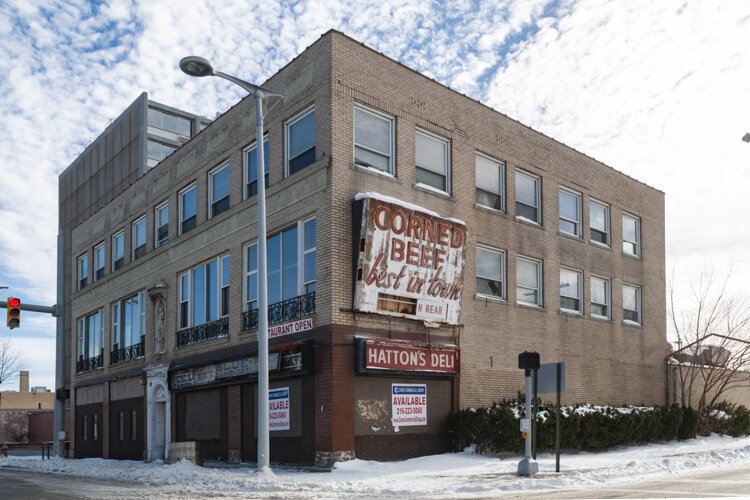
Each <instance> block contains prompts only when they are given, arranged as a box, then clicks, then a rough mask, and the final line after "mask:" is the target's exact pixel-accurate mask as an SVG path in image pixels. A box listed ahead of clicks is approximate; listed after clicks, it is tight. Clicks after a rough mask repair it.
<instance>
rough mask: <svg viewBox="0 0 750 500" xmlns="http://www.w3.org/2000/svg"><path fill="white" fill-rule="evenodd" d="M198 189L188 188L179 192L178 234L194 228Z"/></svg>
mask: <svg viewBox="0 0 750 500" xmlns="http://www.w3.org/2000/svg"><path fill="white" fill-rule="evenodd" d="M197 197H198V188H197V187H195V186H194V185H193V186H190V187H189V188H187V189H184V190H182V191H180V234H184V233H187V232H188V231H190V230H191V229H193V228H195V226H196V222H197V212H198V199H197Z"/></svg>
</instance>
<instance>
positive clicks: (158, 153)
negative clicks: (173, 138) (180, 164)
mask: <svg viewBox="0 0 750 500" xmlns="http://www.w3.org/2000/svg"><path fill="white" fill-rule="evenodd" d="M176 149H177V148H176V147H174V146H169V145H167V144H164V143H162V142H156V141H154V140H152V139H148V141H147V142H146V157H147V160H148V161H147V164H148V167H149V168H151V167H153V166H154V165H156V164H157V163H159V162H160V161H162V160H163V159H164V158H166V157H167V156H169V155H171V154H172V153H174V152H175V150H176Z"/></svg>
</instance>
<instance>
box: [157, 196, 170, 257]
mask: <svg viewBox="0 0 750 500" xmlns="http://www.w3.org/2000/svg"><path fill="white" fill-rule="evenodd" d="M154 241H156V245H154V246H156V247H160V246H162V245H164V244H165V243H167V242H168V241H169V203H168V202H167V203H162V204H161V205H159V206H158V207H156V209H155V210H154Z"/></svg>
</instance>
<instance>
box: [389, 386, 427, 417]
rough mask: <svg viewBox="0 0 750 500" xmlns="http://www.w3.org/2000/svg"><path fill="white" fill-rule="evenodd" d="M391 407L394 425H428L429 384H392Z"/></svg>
mask: <svg viewBox="0 0 750 500" xmlns="http://www.w3.org/2000/svg"><path fill="white" fill-rule="evenodd" d="M391 409H392V410H391V411H392V414H391V422H392V423H393V426H394V427H400V426H405V425H427V385H426V384H391Z"/></svg>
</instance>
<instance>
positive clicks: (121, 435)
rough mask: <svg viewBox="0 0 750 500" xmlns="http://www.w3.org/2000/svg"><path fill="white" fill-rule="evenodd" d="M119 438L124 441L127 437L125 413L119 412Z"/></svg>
mask: <svg viewBox="0 0 750 500" xmlns="http://www.w3.org/2000/svg"><path fill="white" fill-rule="evenodd" d="M117 424H118V425H117V440H118V441H122V440H123V439H124V438H125V413H124V412H121V411H120V412H118V413H117Z"/></svg>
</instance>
